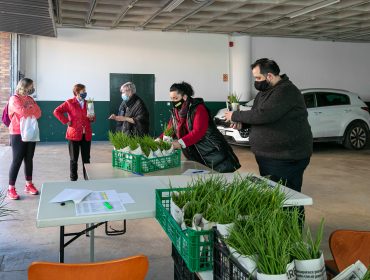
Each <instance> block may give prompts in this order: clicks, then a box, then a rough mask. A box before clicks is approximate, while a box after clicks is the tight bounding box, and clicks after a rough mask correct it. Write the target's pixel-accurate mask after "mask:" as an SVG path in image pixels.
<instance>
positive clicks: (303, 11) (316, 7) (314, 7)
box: [287, 0, 340, 18]
mask: <svg viewBox="0 0 370 280" xmlns="http://www.w3.org/2000/svg"><path fill="white" fill-rule="evenodd" d="M338 2H340V0H330V1H322V2H320V3H317V4H315V5H312V6H309V7H306V8H303V9H301V10H299V11H297V12H294V13H290V14H288V15H287V17H289V18H295V17H299V16H302V15H305V14H308V13H311V12H313V11H316V10H319V9H322V8H325V7H327V6H330V5H333V4H336V3H338Z"/></svg>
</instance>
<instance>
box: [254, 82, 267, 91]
mask: <svg viewBox="0 0 370 280" xmlns="http://www.w3.org/2000/svg"><path fill="white" fill-rule="evenodd" d="M254 87H255V88H256V90H258V91H265V90H267V89H268V88H269V87H270V84H269V82H268V81H267V80H263V81H260V82H257V81H255V82H254Z"/></svg>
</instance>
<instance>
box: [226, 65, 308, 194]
mask: <svg viewBox="0 0 370 280" xmlns="http://www.w3.org/2000/svg"><path fill="white" fill-rule="evenodd" d="M251 68H252V73H253V76H254V78H255V82H254V86H255V88H256V89H257V90H258V91H259V92H258V94H257V96H256V98H255V100H254V104H253V107H252V109H251V110H250V111H238V112H227V113H225V118H226V119H227V120H228V121H230V120H231V121H232V122H233V123H232V125H231V126H232V127H233V128H236V129H240V128H241V126H242V124H248V125H250V126H251V132H250V135H249V141H250V144H251V150H252V152H253V153H254V154H255V157H256V161H257V163H258V167H259V171H260V174H261V176H268V177H269V178H270V179H271V180H273V181H276V182H278V181H282V182H283V184H284V185H286V186H287V187H289V188H291V189H293V190H295V191H299V192H300V191H301V187H302V181H303V172H304V170H305V169H306V167H307V166H308V164H309V162H310V157H311V154H312V133H311V127H310V125H309V123H308V120H307V116H308V113H307V109H306V105H305V103H304V99H303V96H302V94H301V92H300V91H299V89H298V88H297V87H296V86H295V85H294V84H293V83H292V82H291V81H290V80H289V78H288V77H287V76H286V75H281V76H280V75H279V73H280V69H279V66H278V65H277V64H276V62H275V61H273V60H270V59H267V58H262V59H259V60H257V61H256V62H255V63H253V64H252V65H251Z"/></svg>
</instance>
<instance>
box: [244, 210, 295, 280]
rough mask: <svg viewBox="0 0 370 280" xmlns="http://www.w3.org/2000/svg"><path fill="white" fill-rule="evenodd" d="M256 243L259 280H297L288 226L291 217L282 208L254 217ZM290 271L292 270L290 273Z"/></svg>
mask: <svg viewBox="0 0 370 280" xmlns="http://www.w3.org/2000/svg"><path fill="white" fill-rule="evenodd" d="M253 219H254V222H255V223H254V226H253V227H254V234H253V239H252V240H250V242H253V243H254V246H255V250H256V253H257V255H258V259H257V279H259V280H271V279H274V280H277V279H281V280H288V279H295V275H294V266H293V267H291V266H292V265H294V262H291V256H290V252H291V239H290V235H289V231H288V230H287V224H288V223H289V222H288V221H289V219H290V215H289V213H288V211H284V210H283V209H282V208H279V209H275V210H274V211H271V210H262V211H261V212H260V214H258V215H256V216H255V217H253ZM288 270H291V271H290V272H288Z"/></svg>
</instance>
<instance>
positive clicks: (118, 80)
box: [109, 73, 156, 136]
mask: <svg viewBox="0 0 370 280" xmlns="http://www.w3.org/2000/svg"><path fill="white" fill-rule="evenodd" d="M127 82H132V83H134V84H135V86H136V94H137V95H138V96H139V97H140V98H141V99H142V100H143V101H144V103H145V106H146V108H147V109H148V111H149V120H150V121H149V134H150V135H152V136H154V127H155V121H156V118H155V114H154V102H155V100H154V82H155V78H154V74H118V73H111V74H110V93H109V95H110V103H109V110H110V113H111V114H117V113H118V108H119V106H120V104H121V103H122V98H121V93H120V91H119V90H120V88H121V86H122V85H123V84H124V83H127ZM110 130H111V131H115V130H116V123H115V122H114V121H111V122H110Z"/></svg>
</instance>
